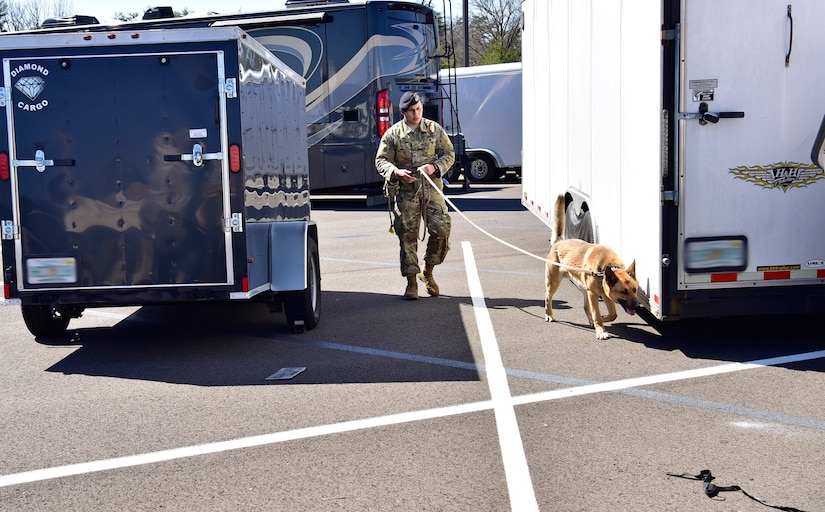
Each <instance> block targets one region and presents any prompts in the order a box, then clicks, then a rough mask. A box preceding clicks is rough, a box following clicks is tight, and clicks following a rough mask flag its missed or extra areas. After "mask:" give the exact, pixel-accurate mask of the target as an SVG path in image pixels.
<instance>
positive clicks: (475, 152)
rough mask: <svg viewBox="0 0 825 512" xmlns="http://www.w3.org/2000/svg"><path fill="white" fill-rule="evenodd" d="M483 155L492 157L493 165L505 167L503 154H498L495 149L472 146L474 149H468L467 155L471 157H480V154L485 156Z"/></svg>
mask: <svg viewBox="0 0 825 512" xmlns="http://www.w3.org/2000/svg"><path fill="white" fill-rule="evenodd" d="M483 155H486V156H488V157H490V158H491V159H492V160H493V165H495V166H496V168H499V169H500V168H502V167H505V165H504V158H502V157H501V155H500V154H498V153H497V152H496V151H495V150H493V149H488V148H472V149H468V150H467V156H468V157H469V158H478V157H479V156H483Z"/></svg>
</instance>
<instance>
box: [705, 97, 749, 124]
mask: <svg viewBox="0 0 825 512" xmlns="http://www.w3.org/2000/svg"><path fill="white" fill-rule="evenodd" d="M737 117H745V113H744V112H708V104H707V103H705V102H704V101H703V102H702V103H700V104H699V124H708V123H713V124H716V123H718V122H719V120H720V119H732V118H737Z"/></svg>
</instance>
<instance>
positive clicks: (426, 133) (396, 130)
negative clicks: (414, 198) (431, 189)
mask: <svg viewBox="0 0 825 512" xmlns="http://www.w3.org/2000/svg"><path fill="white" fill-rule="evenodd" d="M453 162H455V150H454V149H453V143H452V142H450V138H449V137H448V136H447V134H446V132H445V131H444V128H442V127H441V125H439V124H438V123H436V122H435V121H432V120H430V119H426V118H425V119H422V120H421V124H420V125H419V127H418V129H412V130H411V129H410V128H409V127H408V126H407V124H406V123H405V122H404V120H403V119H402V120H401V121H399V122H397V123H395V124H394V125H392V126H391V127H390V129H389V130H387V131H386V133H384V136H383V137H381V144H380V145H379V146H378V154H377V155H376V156H375V168H376V169H377V170H378V173H379V174H381V176H383V177H384V179H390V180H391V181H392V180H397V178H395V177H394V173H395V170H396V169H408V170H411V171H414V170H415V169H416V168H418V167H419V166H421V165H424V164H433V165H435V168H436V172H434V173H433V174H432V175H431V178H433V181H434V182H435V183H436V184H437V185H438V186H439V188H441V187H440V185H441V179H440V178H441V176H443V175H444V174H445V173H446V172H447V171H448V170H449V169H450V167H451V166H452V165H453ZM421 181H422V180H421V179H419V180H418V182H417V183H420V182H421ZM403 185H406V184H404V183H402V186H403Z"/></svg>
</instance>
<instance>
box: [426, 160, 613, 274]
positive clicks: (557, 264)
mask: <svg viewBox="0 0 825 512" xmlns="http://www.w3.org/2000/svg"><path fill="white" fill-rule="evenodd" d="M420 174H421V175H422V176H424V177H425V178H426V179H427V181H428V182H429V183H430V185H432V186H433V188H434V189H436V190H437V191H438V193H439V194H441V197H443V198H444V200H445V201H446V202H447V204H448V205H450V206H451V207H452V208H453V210H455V211H456V213H458V214H459V215H460V216H461V218H463V219H464V220H466V221H467V222H469V223H470V225H471V226H473V227H474V228H476V229H477V230H479V231H481V232H482V233H484V234H485V235H486V236H488V237H489V238H491V239H493V240H495V241H496V242H498V243H500V244H502V245H505V246H507V247H509V248H510V249H513V250H514V251H518V252H520V253H522V254H524V255H526V256H530V257H531V258H534V259H537V260H539V261H543V262H545V263H550V264H551V265H555V266H557V267H559V268H563V269H565V270H572V271H575V272H584V273H585V274H590V275H594V276H598V277H603V276H604V272H596V271H594V270H588V269H586V268H579V267H574V266H572V265H565V264H564V263H560V262H558V261H550V260H548V259H547V258H542V257H541V256H536V255H535V254H533V253H531V252H527V251H525V250H524V249H522V248H520V247H516V246H515V245H513V244H511V243H509V242H507V241H505V240H502V239H501V238H498V237H497V236H495V235H493V234H491V233H489V232H487V231H486V230H484V229H483V228H482V227H480V226H479V225H477V224H476V223H475V222H473V221H471V220H470V219H469V217H467V216H466V215H464V212H462V211H461V210H460V209H459V208H458V207H457V206H456V205H455V203H453V202H452V201H450V198H449V197H447V196H446V195H444V191H443V190H441V189H440V188H438V187H436V186H435V183H433V180H432V179H431V178H430V176H429V175H428V174H427V173H425V172H422V173H420Z"/></svg>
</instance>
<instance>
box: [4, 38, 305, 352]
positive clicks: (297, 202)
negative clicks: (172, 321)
mask: <svg viewBox="0 0 825 512" xmlns="http://www.w3.org/2000/svg"><path fill="white" fill-rule="evenodd" d="M0 65H2V84H0V113H1V114H2V116H3V119H4V121H5V122H4V123H2V124H0V227H2V230H1V231H0V233H2V237H1V238H0V247H2V260H3V291H4V302H5V303H6V304H9V305H19V306H21V311H22V315H23V319H24V320H25V322H26V325H27V326H28V328H29V330H30V331H31V332H32V333H33V334H35V335H36V336H45V337H50V336H58V335H61V334H62V333H63V332H64V331H65V330H66V328H67V326H68V323H69V320H70V319H71V318H76V317H79V316H80V315H81V313H82V312H83V310H84V309H85V308H89V307H103V306H119V305H144V304H164V303H174V302H202V301H231V300H240V301H249V302H263V303H266V304H267V305H269V306H270V308H271V309H272V310H284V312H285V313H286V318H287V320H288V322H289V324H291V325H293V326H294V327H295V328H296V329H299V330H301V329H311V328H313V327H315V326H316V325H317V323H318V321H319V318H320V308H319V306H320V295H319V294H320V267H319V258H318V243H317V241H318V235H317V227H316V225H315V223H314V222H313V221H312V220H311V218H310V213H311V212H310V201H309V186H308V175H309V166H308V157H307V136H306V124H305V121H304V115H305V110H304V105H305V89H304V83H303V80H302V79H301V78H300V76H298V75H297V74H295V73H294V72H293V71H292V70H291V69H289V68H288V67H286V66H285V65H284V64H283V63H282V62H281V61H279V60H278V59H276V58H275V57H274V56H273V55H272V54H271V53H270V52H269V51H268V50H266V48H264V47H263V46H262V45H261V44H260V43H258V42H257V41H255V40H254V39H252V38H251V37H249V36H248V35H247V34H246V33H245V32H244V31H242V30H240V29H238V28H234V27H226V28H180V29H169V30H128V31H127V30H123V31H117V30H112V31H109V32H94V33H91V32H88V33H87V32H71V33H62V34H61V33H54V34H48V33H31V34H26V33H17V34H11V35H2V36H0Z"/></svg>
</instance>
